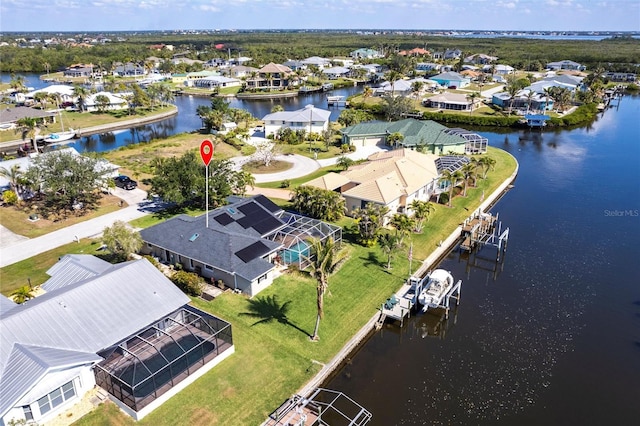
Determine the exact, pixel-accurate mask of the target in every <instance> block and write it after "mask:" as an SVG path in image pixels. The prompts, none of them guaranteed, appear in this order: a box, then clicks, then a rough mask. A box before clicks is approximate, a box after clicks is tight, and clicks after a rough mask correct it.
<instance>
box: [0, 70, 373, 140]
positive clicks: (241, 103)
mask: <svg viewBox="0 0 640 426" xmlns="http://www.w3.org/2000/svg"><path fill="white" fill-rule="evenodd" d="M24 77H25V85H26V86H28V87H33V88H34V89H39V88H42V87H45V86H48V85H50V84H51V83H45V82H43V81H42V80H40V78H39V75H36V74H25V75H24ZM10 80H11V78H10V76H8V75H6V74H2V76H1V81H2V82H3V83H8V82H9V81H10ZM360 91H362V86H357V87H347V88H343V89H336V90H332V91H330V92H325V93H323V92H317V93H310V94H305V95H301V96H297V97H292V98H280V99H265V100H242V99H237V98H229V99H228V101H229V106H230V107H231V108H242V109H245V110H247V111H249V112H250V113H251V114H252V115H253V116H254V117H256V118H258V119H262V117H264V116H265V115H267V114H269V113H270V112H271V109H272V108H273V107H274V106H275V105H281V106H282V107H283V108H284V109H285V110H288V111H291V110H296V109H301V108H303V107H304V106H305V105H308V104H313V105H315V106H317V107H318V108H324V109H327V110H330V111H331V116H330V119H331V120H332V121H335V120H336V119H337V118H338V116H339V115H340V112H341V111H342V110H343V109H344V107H335V106H332V107H329V106H328V104H327V95H330V96H344V97H345V98H346V97H347V96H350V95H352V94H354V93H358V92H360ZM174 103H175V105H176V106H177V107H178V114H177V115H176V116H174V117H170V118H167V119H165V120H162V121H158V122H155V123H148V124H144V125H141V126H137V127H134V128H130V129H125V130H116V131H113V132H105V133H101V134H96V135H91V136H86V137H83V138H81V139H79V140H78V141H76V142H74V143H71V144H67V145H65V146H70V147H73V148H75V149H76V150H77V151H78V152H102V151H110V150H113V149H116V148H119V147H121V146H125V145H129V144H133V143H139V142H147V141H150V140H152V139H161V138H166V137H168V136H171V135H175V134H178V133H185V132H193V131H196V130H197V129H199V128H200V127H202V121H201V120H200V118H199V117H198V115H197V114H196V109H197V108H198V107H199V106H201V105H206V106H210V105H211V98H209V97H203V96H190V95H179V96H176V98H175V101H174ZM68 124H69V125H70V126H71V127H74V126H73V123H68Z"/></svg>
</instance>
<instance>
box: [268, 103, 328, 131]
mask: <svg viewBox="0 0 640 426" xmlns="http://www.w3.org/2000/svg"><path fill="white" fill-rule="evenodd" d="M330 116H331V111H327V110H325V109H320V108H316V107H315V106H313V105H307V106H305V107H304V108H302V109H298V110H295V111H279V112H273V113H271V114H267V115H265V116H264V117H263V118H262V120H263V121H264V134H265V137H267V136H269V135H273V134H276V133H278V130H280V129H281V128H283V127H288V128H290V129H292V130H304V131H305V132H308V133H322V132H324V131H325V130H327V129H328V128H329V118H330Z"/></svg>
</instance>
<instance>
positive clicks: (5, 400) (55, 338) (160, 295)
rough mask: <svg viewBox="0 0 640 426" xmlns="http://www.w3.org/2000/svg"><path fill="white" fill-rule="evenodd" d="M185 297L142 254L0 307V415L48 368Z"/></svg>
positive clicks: (88, 355)
mask: <svg viewBox="0 0 640 426" xmlns="http://www.w3.org/2000/svg"><path fill="white" fill-rule="evenodd" d="M187 303H189V298H188V297H187V296H185V295H184V294H183V293H182V292H181V291H180V290H179V289H178V288H177V287H176V286H175V285H173V283H171V281H169V280H168V279H167V278H166V277H165V276H164V275H163V274H162V273H161V272H160V271H158V269H157V268H156V267H155V266H153V265H152V264H151V263H149V261H147V260H145V259H141V260H137V261H132V262H126V263H121V264H118V265H114V267H113V268H112V269H109V270H107V271H106V272H104V273H103V274H101V275H98V276H95V277H92V278H88V279H85V280H82V281H79V282H76V283H74V284H69V285H67V286H65V287H62V288H59V289H57V290H53V291H51V292H48V293H46V294H44V295H42V296H39V297H37V298H35V299H32V300H30V301H28V302H25V303H23V304H21V305H19V306H17V307H14V308H13V309H11V310H10V311H8V312H5V311H4V310H3V311H2V312H1V313H0V416H2V415H3V414H4V413H5V412H6V410H8V409H9V408H11V407H12V406H13V404H14V403H15V402H16V401H17V399H18V398H20V397H21V396H22V395H24V394H25V393H26V392H27V391H28V390H29V389H30V388H31V387H33V386H34V385H35V384H36V383H37V381H38V380H39V378H40V377H42V375H43V374H45V373H46V370H47V369H48V368H52V367H54V366H59V365H68V364H69V363H82V362H84V363H86V362H91V360H94V359H95V358H94V357H93V356H94V355H95V353H96V352H98V351H100V350H102V349H105V348H107V347H109V346H111V345H113V344H116V343H118V342H120V341H122V340H123V339H125V338H127V337H128V336H130V335H132V334H134V333H135V332H137V331H138V330H140V329H142V328H144V327H146V326H148V325H149V324H151V323H153V322H154V321H157V320H158V319H159V318H162V317H163V316H164V315H166V314H167V313H168V312H173V311H175V310H176V309H178V308H180V307H181V306H184V305H186V304H187Z"/></svg>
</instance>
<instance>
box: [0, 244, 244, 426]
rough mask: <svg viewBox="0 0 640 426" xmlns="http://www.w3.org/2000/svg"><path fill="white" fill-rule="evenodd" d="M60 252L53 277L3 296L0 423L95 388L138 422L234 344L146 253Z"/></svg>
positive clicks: (40, 412)
mask: <svg viewBox="0 0 640 426" xmlns="http://www.w3.org/2000/svg"><path fill="white" fill-rule="evenodd" d="M104 263H106V262H102V261H100V260H99V259H96V258H94V257H93V256H86V257H82V256H73V257H71V258H69V257H63V258H62V259H61V260H60V262H59V263H58V264H56V265H55V266H54V267H53V268H51V269H50V270H49V271H48V273H50V274H53V275H52V277H51V279H50V281H51V280H56V281H57V285H56V286H55V287H54V286H50V287H49V288H50V290H49V291H48V292H47V293H45V294H44V295H42V296H39V297H37V298H35V299H32V300H29V301H27V302H25V303H23V304H21V305H17V304H15V303H13V302H12V301H10V300H9V299H7V298H5V297H4V296H0V307H1V310H0V327H1V329H2V333H0V419H1V421H0V423H1V424H3V425H7V424H11V422H12V421H26V422H31V421H34V422H37V423H38V424H44V423H47V422H49V421H51V420H53V419H54V418H56V416H58V415H60V414H62V413H64V412H65V410H67V409H69V408H70V407H72V406H73V405H74V404H76V403H77V402H79V401H80V400H81V399H82V398H83V396H84V395H85V394H86V393H87V392H89V391H90V390H92V389H93V388H94V387H95V386H99V387H100V388H102V389H103V390H104V391H106V393H108V396H109V398H110V399H111V400H112V401H113V402H115V403H116V404H117V405H118V406H119V407H120V408H121V409H122V410H123V411H125V412H126V413H128V414H129V415H131V416H133V417H134V418H135V419H136V420H139V419H141V418H143V417H144V416H145V415H147V414H148V413H149V412H151V411H153V410H154V409H155V408H157V407H158V406H160V405H161V404H163V403H164V402H165V401H166V400H167V399H169V398H170V397H171V396H173V395H175V394H177V393H178V392H180V391H181V390H182V389H184V388H185V387H186V386H188V385H189V384H190V383H192V382H193V381H195V380H196V379H197V378H198V377H201V376H202V375H203V374H205V373H206V372H207V371H209V370H211V369H212V368H213V367H214V366H216V365H217V364H219V363H220V362H221V361H222V360H224V359H225V358H227V357H229V356H230V355H231V354H232V353H233V352H234V346H233V339H232V333H231V325H230V324H229V323H227V322H225V321H224V320H222V319H220V318H216V317H214V316H212V315H210V314H208V313H205V312H203V311H201V310H199V309H197V308H195V307H193V306H190V305H189V302H190V299H189V298H188V297H187V296H185V295H184V294H183V293H182V292H181V291H180V290H179V289H178V288H177V287H176V286H175V285H174V284H173V283H172V282H171V281H169V280H168V279H167V277H165V276H164V274H162V273H161V272H160V271H159V270H158V269H157V268H156V267H155V266H153V265H152V264H151V263H150V262H149V261H148V260H146V259H141V260H136V261H130V262H125V263H120V264H117V265H109V264H106V265H105V264H104Z"/></svg>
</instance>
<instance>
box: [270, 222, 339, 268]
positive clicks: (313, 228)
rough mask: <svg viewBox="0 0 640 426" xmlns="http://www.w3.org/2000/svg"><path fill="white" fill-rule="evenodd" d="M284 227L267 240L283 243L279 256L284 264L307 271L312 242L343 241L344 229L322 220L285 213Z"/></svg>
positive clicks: (337, 242)
mask: <svg viewBox="0 0 640 426" xmlns="http://www.w3.org/2000/svg"><path fill="white" fill-rule="evenodd" d="M279 219H280V220H281V221H282V222H284V224H285V225H284V226H282V227H280V228H278V229H277V230H276V231H274V232H272V233H271V234H269V235H267V236H266V237H265V238H267V239H269V240H271V241H276V242H279V243H281V244H282V245H283V246H284V248H283V249H282V250H280V252H279V253H278V256H280V259H281V261H282V262H283V263H285V264H287V265H295V266H297V267H298V268H299V269H305V268H307V267H308V266H309V265H310V264H311V260H310V258H309V257H310V255H311V250H310V246H311V243H310V242H311V240H313V239H316V240H320V241H325V240H326V239H328V238H333V241H335V242H336V244H340V242H341V241H342V228H341V227H339V226H335V225H331V224H329V223H326V222H323V221H321V220H317V219H312V218H310V217H306V216H301V215H298V214H295V213H290V212H285V211H283V212H282V213H280V214H279Z"/></svg>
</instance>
